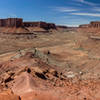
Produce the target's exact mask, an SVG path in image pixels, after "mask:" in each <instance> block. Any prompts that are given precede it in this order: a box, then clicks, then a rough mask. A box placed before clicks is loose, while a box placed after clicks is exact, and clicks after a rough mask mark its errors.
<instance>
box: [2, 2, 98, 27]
mask: <svg viewBox="0 0 100 100" xmlns="http://www.w3.org/2000/svg"><path fill="white" fill-rule="evenodd" d="M8 17H18V18H20V17H21V18H23V19H24V21H46V22H53V23H56V24H59V25H67V26H78V25H80V24H88V23H89V22H90V21H100V0H0V18H8Z"/></svg>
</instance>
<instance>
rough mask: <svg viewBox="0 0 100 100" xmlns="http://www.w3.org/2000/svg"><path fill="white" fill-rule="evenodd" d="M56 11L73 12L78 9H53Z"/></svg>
mask: <svg viewBox="0 0 100 100" xmlns="http://www.w3.org/2000/svg"><path fill="white" fill-rule="evenodd" d="M54 9H55V10H56V11H59V12H74V11H78V9H74V8H67V7H56V8H54Z"/></svg>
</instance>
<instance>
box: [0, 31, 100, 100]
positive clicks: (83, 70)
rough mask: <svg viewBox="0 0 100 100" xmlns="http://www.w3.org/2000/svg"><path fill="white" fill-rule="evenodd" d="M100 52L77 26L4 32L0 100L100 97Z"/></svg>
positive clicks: (0, 54)
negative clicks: (14, 33)
mask: <svg viewBox="0 0 100 100" xmlns="http://www.w3.org/2000/svg"><path fill="white" fill-rule="evenodd" d="M9 37H10V38H9ZM99 51H100V40H96V39H92V38H91V34H90V33H86V32H82V31H79V30H77V29H70V30H68V29H63V30H59V31H58V30H52V31H50V32H46V33H36V32H34V34H33V38H31V36H30V35H28V37H27V36H25V37H24V35H22V37H21V38H20V37H19V36H18V35H17V36H16V35H13V36H11V35H9V34H6V35H4V36H3V35H2V36H1V37H0V100H100V93H99V92H100V90H99V89H100V52H99Z"/></svg>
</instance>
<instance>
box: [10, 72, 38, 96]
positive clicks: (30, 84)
mask: <svg viewBox="0 0 100 100" xmlns="http://www.w3.org/2000/svg"><path fill="white" fill-rule="evenodd" d="M36 87H38V86H37V84H36V82H35V80H34V79H33V77H32V76H31V74H29V73H27V72H23V73H22V74H20V75H19V76H18V77H16V79H15V80H14V83H13V86H12V87H11V88H12V90H13V92H14V93H15V94H17V95H21V94H24V93H27V92H31V91H33V90H34V89H35V88H36Z"/></svg>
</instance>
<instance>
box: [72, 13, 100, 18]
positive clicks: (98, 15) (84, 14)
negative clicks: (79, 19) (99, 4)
mask: <svg viewBox="0 0 100 100" xmlns="http://www.w3.org/2000/svg"><path fill="white" fill-rule="evenodd" d="M71 14H72V15H81V16H93V17H100V13H71Z"/></svg>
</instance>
